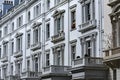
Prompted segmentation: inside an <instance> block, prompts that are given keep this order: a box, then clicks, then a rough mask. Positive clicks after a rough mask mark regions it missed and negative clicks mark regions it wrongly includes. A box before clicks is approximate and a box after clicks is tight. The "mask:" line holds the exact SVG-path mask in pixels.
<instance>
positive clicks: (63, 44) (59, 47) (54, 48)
mask: <svg viewBox="0 0 120 80" xmlns="http://www.w3.org/2000/svg"><path fill="white" fill-rule="evenodd" d="M64 47H65V43H61V44H59V45H56V46H54V47H52V49H53V51H56V50H58V49H63V48H64Z"/></svg>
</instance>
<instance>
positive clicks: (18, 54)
mask: <svg viewBox="0 0 120 80" xmlns="http://www.w3.org/2000/svg"><path fill="white" fill-rule="evenodd" d="M22 55H23V51H22V50H20V51H17V52H15V53H14V57H16V58H17V57H21V56H22Z"/></svg>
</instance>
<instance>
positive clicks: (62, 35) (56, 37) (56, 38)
mask: <svg viewBox="0 0 120 80" xmlns="http://www.w3.org/2000/svg"><path fill="white" fill-rule="evenodd" d="M51 38H52V41H51V42H53V43H56V42H59V41H62V40H64V39H65V33H64V32H63V31H61V32H59V33H58V34H57V35H54V36H52V37H51Z"/></svg>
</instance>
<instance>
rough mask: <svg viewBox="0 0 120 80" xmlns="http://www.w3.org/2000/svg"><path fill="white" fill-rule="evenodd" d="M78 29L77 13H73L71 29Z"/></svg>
mask: <svg viewBox="0 0 120 80" xmlns="http://www.w3.org/2000/svg"><path fill="white" fill-rule="evenodd" d="M75 28H76V11H75V10H74V11H71V29H75Z"/></svg>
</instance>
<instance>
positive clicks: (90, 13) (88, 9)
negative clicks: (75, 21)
mask: <svg viewBox="0 0 120 80" xmlns="http://www.w3.org/2000/svg"><path fill="white" fill-rule="evenodd" d="M94 4H95V3H94V0H93V1H88V2H87V1H86V2H85V5H83V6H82V21H83V23H86V22H88V21H90V20H92V19H94V18H95V5H94Z"/></svg>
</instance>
